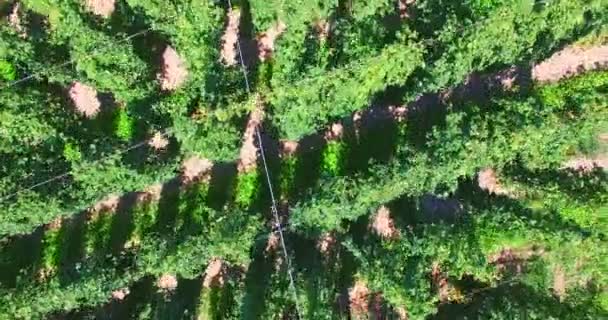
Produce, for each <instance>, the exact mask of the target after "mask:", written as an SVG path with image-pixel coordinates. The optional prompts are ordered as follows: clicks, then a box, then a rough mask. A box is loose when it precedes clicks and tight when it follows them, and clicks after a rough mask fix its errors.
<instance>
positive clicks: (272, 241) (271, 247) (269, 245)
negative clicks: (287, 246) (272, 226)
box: [264, 232, 280, 254]
mask: <svg viewBox="0 0 608 320" xmlns="http://www.w3.org/2000/svg"><path fill="white" fill-rule="evenodd" d="M279 242H280V239H279V236H278V235H277V234H276V233H274V232H271V233H270V235H269V236H268V242H266V249H264V252H265V253H266V254H271V253H273V252H275V251H276V250H277V249H278V248H279Z"/></svg>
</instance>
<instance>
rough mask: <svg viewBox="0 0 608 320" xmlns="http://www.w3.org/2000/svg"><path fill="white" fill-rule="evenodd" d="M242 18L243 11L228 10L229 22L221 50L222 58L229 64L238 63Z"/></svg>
mask: <svg viewBox="0 0 608 320" xmlns="http://www.w3.org/2000/svg"><path fill="white" fill-rule="evenodd" d="M240 20H241V11H240V10H232V9H230V10H229V11H228V24H227V26H226V31H224V35H223V36H222V50H221V52H220V60H221V61H222V62H223V63H224V64H225V65H227V66H234V65H236V64H237V59H236V58H237V51H236V50H237V47H236V45H237V41H239V23H240Z"/></svg>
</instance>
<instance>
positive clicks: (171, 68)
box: [159, 46, 188, 91]
mask: <svg viewBox="0 0 608 320" xmlns="http://www.w3.org/2000/svg"><path fill="white" fill-rule="evenodd" d="M187 78H188V69H187V68H186V65H185V62H184V61H183V60H182V58H181V57H180V56H179V55H178V54H177V51H175V49H173V48H172V47H171V46H167V48H166V49H165V51H164V52H163V65H162V72H161V74H160V75H159V80H160V87H161V89H163V90H165V91H172V90H175V89H177V88H179V87H180V86H181V85H182V84H183V83H184V82H185V81H186V79H187Z"/></svg>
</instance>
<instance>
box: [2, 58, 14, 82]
mask: <svg viewBox="0 0 608 320" xmlns="http://www.w3.org/2000/svg"><path fill="white" fill-rule="evenodd" d="M16 77H17V71H16V70H15V67H14V66H13V65H12V64H10V63H9V62H8V61H4V60H0V79H2V80H4V81H13V80H15V78H16Z"/></svg>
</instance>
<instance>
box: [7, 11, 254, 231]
mask: <svg viewBox="0 0 608 320" xmlns="http://www.w3.org/2000/svg"><path fill="white" fill-rule="evenodd" d="M159 5H160V4H159ZM128 6H129V7H131V8H135V9H138V10H139V9H141V10H143V12H145V14H146V17H145V19H144V20H145V23H146V24H147V25H150V26H151V28H152V29H153V30H152V31H150V32H148V34H146V35H142V36H141V37H142V38H148V36H150V35H152V33H155V35H156V36H158V35H160V34H162V35H163V36H166V37H167V38H168V39H170V41H171V42H172V45H174V46H175V47H176V50H177V52H179V54H178V53H177V52H176V50H174V49H173V48H171V47H168V48H167V50H165V51H164V54H163V59H164V60H165V62H166V63H165V64H166V66H164V67H163V68H173V69H175V68H177V69H180V70H181V71H180V70H177V71H176V72H178V73H184V68H186V67H187V70H188V71H189V72H190V73H189V74H186V75H184V76H185V77H184V78H183V79H182V80H184V81H185V79H187V81H186V82H183V81H182V80H180V81H181V82H180V86H181V87H182V88H180V89H179V90H177V91H176V92H173V93H171V94H169V93H168V92H166V93H162V92H161V90H160V88H158V85H154V83H157V81H156V79H155V78H154V77H150V75H151V74H152V73H154V72H152V71H151V70H150V69H151V68H152V69H161V68H157V67H156V66H153V67H151V66H149V64H152V63H155V61H152V60H155V59H153V58H150V57H148V58H146V57H143V58H142V57H141V55H140V54H139V53H140V51H141V50H148V51H150V50H153V49H154V48H142V45H141V44H140V42H141V41H139V39H138V38H137V37H136V38H133V39H130V40H129V41H120V40H118V41H117V38H116V37H115V36H109V35H108V34H107V32H108V31H109V32H114V31H111V28H110V26H111V25H112V24H113V23H114V22H115V21H114V20H110V19H107V18H108V16H107V15H106V14H99V15H100V17H101V19H94V21H93V22H91V21H89V18H90V17H89V16H88V15H87V11H88V10H90V8H86V6H83V7H81V6H74V5H73V4H71V3H68V2H65V1H57V2H53V1H25V2H24V3H23V5H22V6H21V7H20V10H21V13H22V14H24V15H26V14H27V13H36V14H40V15H42V16H45V17H47V19H48V24H49V29H48V30H46V32H45V33H44V34H43V35H42V37H41V38H40V39H37V40H36V41H38V42H41V43H44V44H48V45H49V46H50V48H51V49H53V50H55V51H58V52H59V51H61V50H64V49H67V51H68V52H67V53H66V54H69V57H70V58H71V59H73V60H74V64H73V66H74V67H73V68H67V67H65V68H59V67H57V65H58V64H59V63H62V62H64V61H55V60H57V59H61V57H54V56H53V57H50V58H48V57H45V59H44V61H42V59H40V58H39V57H36V56H35V54H34V51H35V45H36V44H37V42H36V41H34V39H33V38H32V37H33V36H32V37H29V38H28V37H25V38H23V37H19V36H18V35H14V34H12V33H11V31H10V28H9V27H7V26H5V25H4V24H2V25H1V26H0V27H2V28H3V31H6V32H5V33H3V34H2V37H3V39H4V38H7V40H10V42H11V46H8V47H7V48H6V50H4V47H3V55H4V53H6V57H7V59H8V61H11V62H14V65H13V64H11V63H8V62H7V63H3V64H2V66H3V67H2V69H3V70H5V71H6V72H5V75H6V77H5V78H7V77H8V78H10V79H14V77H15V70H17V71H18V74H19V76H22V75H27V74H29V73H33V74H36V77H35V79H33V80H32V82H34V83H33V84H32V83H26V84H24V85H26V86H27V87H26V88H21V86H19V87H16V88H15V90H18V92H15V95H16V96H29V95H30V94H31V93H34V92H38V91H39V89H38V88H33V87H35V86H39V85H40V83H39V82H38V81H36V80H37V79H38V78H40V77H44V78H46V80H47V81H48V82H49V83H51V84H52V85H61V86H68V87H69V88H70V90H69V95H70V96H73V97H75V98H77V99H76V100H78V99H80V98H78V97H81V96H82V95H83V94H85V96H86V97H85V98H86V99H84V98H83V99H84V100H87V101H88V100H91V101H96V102H95V103H93V109H92V110H91V112H92V113H91V114H93V113H96V112H100V111H99V109H100V108H101V107H100V105H101V104H100V102H99V101H98V100H99V99H98V98H97V95H98V93H100V92H106V93H111V94H112V95H113V97H114V99H115V100H116V101H117V104H118V106H117V107H116V108H114V110H111V111H109V112H105V111H103V112H100V114H99V115H98V118H97V119H93V120H85V119H72V118H74V117H73V115H70V116H67V117H66V116H65V115H64V113H65V110H64V108H63V106H60V105H59V104H63V101H61V98H60V97H55V96H54V97H53V98H52V99H51V98H49V97H48V96H47V95H45V94H38V93H37V95H36V99H37V100H40V101H36V102H35V103H37V104H39V105H41V104H45V103H47V102H48V103H51V102H52V103H53V104H52V105H53V106H55V103H56V104H57V106H58V107H57V108H49V109H48V110H49V111H48V112H46V113H43V114H40V112H38V111H36V112H32V113H31V114H29V109H28V111H27V112H28V115H30V116H31V117H29V119H27V118H28V117H27V116H26V117H23V118H25V119H27V123H26V124H24V125H21V127H26V128H22V129H27V128H30V129H32V128H33V129H38V127H40V126H41V125H40V124H42V128H46V127H48V126H50V130H46V131H48V132H45V131H41V130H39V129H38V130H37V131H36V132H35V133H32V132H31V131H30V132H29V133H27V134H28V137H22V138H21V139H20V140H21V142H20V143H18V144H17V148H14V149H13V150H10V151H11V152H17V151H21V150H17V149H18V147H21V145H22V144H23V145H24V147H25V148H27V152H32V153H41V151H43V150H40V149H39V147H40V146H41V145H42V146H46V145H47V144H48V145H50V147H51V149H52V152H54V154H53V155H52V156H50V155H46V157H45V158H44V159H42V161H45V162H46V163H49V162H51V161H52V162H53V163H54V164H56V166H57V167H58V169H57V171H56V172H61V173H62V172H64V171H67V170H69V169H72V177H73V178H72V180H71V181H73V182H76V183H73V184H74V185H72V186H70V187H69V188H66V191H65V192H63V194H61V195H60V194H57V193H56V192H55V193H53V190H56V189H57V187H58V185H59V184H58V183H52V184H50V185H49V188H39V189H37V190H33V191H34V192H25V193H23V194H20V195H19V197H20V198H22V199H19V201H16V202H11V203H12V204H11V205H9V206H7V208H6V211H3V212H2V220H3V223H2V227H0V230H1V232H0V233H2V234H6V235H11V234H21V233H27V232H29V231H31V230H33V229H34V228H35V227H36V226H39V225H40V224H43V223H48V222H50V221H51V220H53V219H54V218H55V217H56V216H57V213H59V212H63V213H64V214H68V213H70V212H75V211H78V209H79V208H82V207H84V206H86V204H92V203H93V202H94V201H98V200H99V199H100V197H102V196H104V195H106V194H111V193H122V192H129V191H134V190H140V189H142V188H144V187H145V186H147V185H150V184H152V183H153V182H155V181H164V180H166V179H168V178H169V177H170V176H171V174H173V173H174V172H175V171H176V170H175V169H176V168H177V167H176V161H166V158H168V157H176V153H180V154H184V155H185V154H192V153H195V154H202V155H204V156H205V157H207V158H211V159H214V160H234V159H235V158H236V156H237V155H238V148H239V139H240V132H239V128H238V127H239V121H237V120H239V119H241V118H243V116H244V114H245V113H246V112H247V110H245V108H243V106H244V105H246V104H247V102H245V103H242V101H241V100H240V99H241V98H240V96H239V93H237V94H235V95H234V96H229V95H226V96H224V95H223V93H224V91H222V94H220V95H218V97H219V96H221V97H220V98H218V97H216V98H214V99H216V100H215V101H214V100H205V99H204V98H201V97H200V96H201V94H200V93H201V90H203V91H206V92H211V91H213V90H215V89H218V88H207V89H203V88H202V87H201V86H200V85H199V84H201V83H207V80H208V78H210V77H218V78H220V77H223V76H226V77H230V74H231V72H232V73H234V74H237V71H235V70H224V69H222V68H221V67H220V66H219V63H216V62H215V60H216V56H217V54H218V49H217V48H215V45H214V44H216V43H218V42H219V31H218V30H219V29H220V28H217V26H218V25H220V24H221V23H222V15H221V14H220V13H221V10H222V9H221V7H220V6H217V5H216V4H212V3H210V2H196V3H195V2H191V1H184V2H181V3H179V4H177V5H175V6H174V5H171V6H168V7H166V8H164V9H163V10H159V8H160V7H158V6H157V4H149V3H140V2H137V1H131V2H129V3H128ZM169 8H171V9H170V10H169ZM183 8H190V9H193V10H190V12H191V15H188V16H187V17H186V18H185V20H184V21H182V22H180V23H179V26H177V25H176V24H177V23H178V21H177V20H175V19H168V17H171V16H172V15H173V16H177V15H178V14H179V12H180V10H182V9H183ZM119 9H120V10H119V11H120V12H118V13H113V14H114V15H119V14H121V13H123V12H122V11H123V10H126V8H123V7H121V6H119ZM127 11H128V10H127ZM112 21H114V22H112ZM180 21H181V20H180ZM194 21H196V22H194ZM91 23H94V24H96V25H97V27H98V28H100V29H102V30H97V29H95V27H92V26H91ZM4 29H7V30H4ZM211 31H212V32H211ZM13 33H14V32H13ZM200 34H204V35H205V37H202V38H201V37H199V35H200ZM148 40H149V39H148ZM148 40H145V41H146V43H147V41H148ZM20 47H26V48H28V49H27V50H17V49H18V48H20ZM202 48H206V49H205V50H202ZM151 55H153V54H152V53H151V54H150V56H151ZM117 59H118V60H117ZM148 60H150V61H148ZM159 60H161V59H159ZM167 60H171V61H169V62H167ZM176 60H177V61H176ZM117 65H119V66H120V68H119V69H116V66H117ZM15 66H16V68H15ZM109 68H111V69H112V70H111V72H108V70H109ZM49 70H53V72H49ZM174 71H175V70H174ZM8 78H7V79H8ZM83 79H86V80H83ZM239 80H240V79H239ZM212 82H214V81H211V83H212ZM228 82H230V81H227V83H225V85H226V88H227V87H232V86H233V85H234V83H233V82H231V83H228ZM161 84H162V83H161ZM170 89H171V90H176V89H178V88H177V87H175V88H173V87H172V88H170ZM224 89H225V88H224ZM224 89H222V88H219V90H224ZM42 90H44V87H43V89H42ZM51 91H52V88H51ZM3 93H4V94H9V93H6V92H3ZM49 94H50V95H56V92H50V93H49ZM87 97H88V98H87ZM8 100H13V101H14V97H7V101H8ZM19 100H22V99H18V100H17V101H15V102H14V103H13V106H14V107H15V108H14V109H15V112H17V109H20V110H19V112H21V113H22V112H25V110H23V108H22V107H20V106H19V104H20V103H18V101H19ZM80 100H82V99H80ZM80 100H79V101H80ZM142 101H143V102H142ZM32 103H33V102H32ZM142 103H145V104H146V105H145V106H144V105H143V104H142ZM194 103H196V104H198V108H197V109H200V110H201V111H202V112H201V113H204V114H206V115H207V116H206V117H205V118H203V119H195V117H191V114H189V112H190V111H191V110H189V108H190V107H191V106H192V104H194ZM225 103H227V104H229V105H230V106H229V107H226V108H224V109H220V108H217V107H213V106H214V105H216V104H218V105H223V104H225ZM143 109H146V110H143ZM87 110H88V109H87ZM55 112H59V114H55ZM87 112H88V111H87ZM106 113H107V114H106ZM49 116H50V117H49ZM163 118H164V119H163ZM65 119H69V120H68V121H66V120H65ZM235 119H236V120H235ZM106 121H107V122H108V123H109V124H105V123H102V122H106ZM66 122H67V123H66ZM167 125H171V126H172V130H171V135H172V136H174V137H175V139H176V140H177V143H171V144H169V141H168V140H167V139H166V137H165V136H162V132H159V129H158V128H159V127H166V126H167ZM54 126H56V127H55V128H53V127H54ZM13 129H16V128H12V127H11V128H9V130H11V131H13ZM22 131H25V132H27V130H20V131H18V132H22ZM83 132H84V133H83ZM29 135H31V136H32V139H31V140H33V141H35V142H38V141H41V142H42V143H41V144H40V143H39V144H36V143H30V144H27V143H23V141H28V139H27V138H29ZM159 135H160V138H159ZM58 136H59V137H60V139H57V137H58ZM112 137H113V138H112ZM24 138H25V139H24ZM145 139H150V142H151V146H152V147H153V148H156V147H155V146H159V147H160V148H161V149H171V150H164V151H165V152H161V153H160V154H154V155H150V156H149V157H146V159H145V161H143V163H142V162H141V161H136V163H134V162H133V158H132V157H131V154H129V155H128V157H118V156H116V157H112V159H110V160H108V161H102V163H101V164H102V165H99V163H96V162H95V159H96V158H99V157H103V156H105V155H107V151H108V149H110V150H115V149H116V150H122V149H124V148H127V147H129V146H130V145H131V144H132V143H133V141H139V142H141V141H142V140H145ZM58 140H64V141H63V146H61V141H58ZM91 146H93V147H95V148H93V147H91ZM167 146H169V148H167ZM7 148H10V146H9V144H8V143H7ZM61 149H63V150H61ZM140 149H141V148H140ZM57 150H59V151H60V152H57ZM7 151H9V150H7ZM61 151H63V152H61ZM136 153H138V152H136ZM154 153H157V152H154ZM177 157H178V158H179V156H177ZM51 158H52V160H51ZM138 158H139V159H140V160H141V157H138ZM91 159H92V160H93V161H91ZM159 160H160V161H159ZM174 160H176V159H174ZM133 165H135V166H139V167H140V169H138V170H136V171H139V172H136V171H134V170H131V169H130V167H131V166H133ZM34 169H35V170H34ZM48 169H51V168H48ZM45 170H46V169H45ZM11 171H12V174H11V176H10V179H9V178H7V180H6V184H5V183H4V181H3V183H2V184H3V186H4V187H5V188H6V189H7V190H9V189H18V186H19V185H23V184H26V182H28V184H34V183H36V182H38V180H37V181H29V180H27V181H17V178H18V177H20V176H23V174H25V173H27V174H30V175H31V176H32V177H35V178H37V179H44V177H45V176H47V175H50V174H49V171H50V170H47V171H44V170H38V169H36V167H35V164H34V166H33V167H32V166H31V165H30V166H29V167H25V166H23V165H20V166H19V168H16V170H11ZM22 171H23V172H22ZM150 173H153V174H150ZM100 177H103V179H100ZM29 182H31V183H29ZM100 182H102V183H100ZM36 191H39V192H36Z"/></svg>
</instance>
